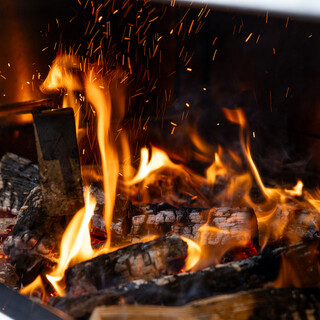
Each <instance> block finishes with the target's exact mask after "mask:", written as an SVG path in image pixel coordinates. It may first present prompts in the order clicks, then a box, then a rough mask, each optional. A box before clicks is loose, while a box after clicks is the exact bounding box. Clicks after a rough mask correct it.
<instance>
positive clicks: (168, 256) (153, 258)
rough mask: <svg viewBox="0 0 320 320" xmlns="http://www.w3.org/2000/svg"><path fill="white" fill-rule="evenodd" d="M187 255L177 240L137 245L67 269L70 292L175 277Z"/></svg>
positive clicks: (75, 292) (79, 292)
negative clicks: (161, 277)
mask: <svg viewBox="0 0 320 320" xmlns="http://www.w3.org/2000/svg"><path fill="white" fill-rule="evenodd" d="M187 254H188V246H187V244H186V242H184V241H183V240H181V239H180V238H178V237H176V236H171V237H164V238H157V239H155V240H152V241H149V242H145V243H136V244H133V245H131V246H127V247H124V248H121V249H118V250H116V251H114V252H111V253H108V254H102V255H100V256H98V257H96V258H93V259H91V260H88V261H84V262H82V263H79V264H76V265H74V266H73V267H71V268H69V269H67V270H66V272H65V283H66V287H67V292H68V294H69V295H75V294H82V293H87V292H95V291H97V290H101V289H104V288H108V287H111V286H117V285H120V284H122V283H127V282H131V281H133V280H137V279H143V280H151V279H154V278H158V277H160V276H163V275H168V274H176V273H178V272H179V271H180V270H181V269H182V268H183V266H184V264H185V258H186V257H187Z"/></svg>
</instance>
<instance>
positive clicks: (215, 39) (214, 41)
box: [212, 37, 218, 46]
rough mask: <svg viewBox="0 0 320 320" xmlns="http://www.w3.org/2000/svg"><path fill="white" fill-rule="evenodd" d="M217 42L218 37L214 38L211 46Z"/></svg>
mask: <svg viewBox="0 0 320 320" xmlns="http://www.w3.org/2000/svg"><path fill="white" fill-rule="evenodd" d="M217 40H218V37H215V38H214V40H213V42H212V46H214V45H215V43H216V41H217Z"/></svg>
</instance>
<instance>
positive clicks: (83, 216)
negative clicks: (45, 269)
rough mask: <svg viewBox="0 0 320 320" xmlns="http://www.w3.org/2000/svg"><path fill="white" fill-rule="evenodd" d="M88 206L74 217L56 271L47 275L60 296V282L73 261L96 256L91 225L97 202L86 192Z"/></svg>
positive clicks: (63, 240)
mask: <svg viewBox="0 0 320 320" xmlns="http://www.w3.org/2000/svg"><path fill="white" fill-rule="evenodd" d="M85 198H86V201H85V202H86V206H85V208H82V209H80V210H79V211H78V212H77V214H76V215H75V216H74V217H73V219H72V220H71V222H70V224H69V225H68V227H67V229H66V231H65V232H64V234H63V237H62V240H61V248H60V258H59V263H58V266H57V267H56V268H55V270H54V271H53V272H52V273H50V274H49V275H47V279H48V280H49V281H50V282H51V284H52V285H53V286H54V288H55V290H56V291H57V293H58V294H59V295H61V296H62V295H64V292H63V287H62V285H61V284H60V281H61V280H62V279H63V277H64V271H65V270H66V269H67V268H68V267H69V266H70V263H71V262H72V260H74V261H77V262H81V261H84V260H87V259H90V258H91V257H93V255H94V251H93V250H92V248H91V245H90V243H91V240H90V228H89V223H90V220H91V217H92V215H93V212H94V208H95V206H96V201H95V199H93V198H92V197H91V196H90V193H89V191H88V190H87V191H86V197H85Z"/></svg>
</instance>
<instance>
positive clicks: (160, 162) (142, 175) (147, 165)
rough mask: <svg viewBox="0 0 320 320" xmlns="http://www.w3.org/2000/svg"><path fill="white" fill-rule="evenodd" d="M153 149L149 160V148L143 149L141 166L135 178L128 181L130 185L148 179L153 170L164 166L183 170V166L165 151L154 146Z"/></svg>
mask: <svg viewBox="0 0 320 320" xmlns="http://www.w3.org/2000/svg"><path fill="white" fill-rule="evenodd" d="M151 150H152V151H151V154H152V156H151V159H150V160H149V150H148V149H147V148H142V149H141V158H140V166H139V169H138V172H137V174H136V175H135V177H134V178H132V179H131V180H129V181H127V182H126V184H127V185H129V186H130V185H134V184H136V183H139V182H141V181H143V180H144V179H146V178H147V177H148V176H149V175H151V174H152V173H153V172H155V171H157V170H159V169H161V168H164V167H165V168H169V169H173V170H181V167H180V166H179V165H177V164H175V163H173V162H172V161H171V160H170V159H169V157H168V156H167V154H166V153H165V152H164V151H162V150H160V149H158V148H156V147H154V146H152V149H151Z"/></svg>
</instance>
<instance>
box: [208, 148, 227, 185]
mask: <svg viewBox="0 0 320 320" xmlns="http://www.w3.org/2000/svg"><path fill="white" fill-rule="evenodd" d="M227 172H228V169H227V168H226V167H225V166H224V164H223V163H222V161H221V159H220V156H219V154H218V153H217V152H216V153H215V154H214V161H213V162H212V164H211V166H210V167H209V168H208V169H207V170H206V177H207V180H208V182H209V183H210V184H214V183H215V181H216V178H217V176H223V175H226V174H227Z"/></svg>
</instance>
